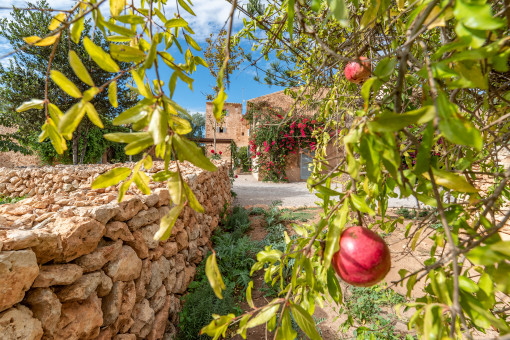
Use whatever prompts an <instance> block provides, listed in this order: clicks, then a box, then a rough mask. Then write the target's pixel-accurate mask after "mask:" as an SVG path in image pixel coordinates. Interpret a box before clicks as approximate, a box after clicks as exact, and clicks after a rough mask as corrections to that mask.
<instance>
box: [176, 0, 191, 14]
mask: <svg viewBox="0 0 510 340" xmlns="http://www.w3.org/2000/svg"><path fill="white" fill-rule="evenodd" d="M178 2H179V5H180V6H181V7H182V8H184V10H186V12H188V13H189V14H191V15H193V16H195V13H194V12H193V11H192V10H191V8H190V7H189V6H188V4H187V3H186V2H185V0H178Z"/></svg>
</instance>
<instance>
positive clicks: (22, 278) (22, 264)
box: [0, 250, 39, 311]
mask: <svg viewBox="0 0 510 340" xmlns="http://www.w3.org/2000/svg"><path fill="white" fill-rule="evenodd" d="M38 274H39V267H38V266H37V259H36V257H35V253H34V252H33V251H31V250H14V251H2V252H1V253H0V311H3V310H5V309H7V308H9V307H11V306H13V305H14V304H15V303H18V302H20V301H21V300H23V297H24V296H25V292H26V291H27V290H28V289H29V288H30V286H31V285H32V283H33V282H34V280H35V278H36V277H37V275H38Z"/></svg>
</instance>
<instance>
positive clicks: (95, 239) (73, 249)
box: [53, 216, 105, 262]
mask: <svg viewBox="0 0 510 340" xmlns="http://www.w3.org/2000/svg"><path fill="white" fill-rule="evenodd" d="M53 232H54V233H57V234H60V237H61V238H62V255H61V257H60V258H58V259H57V260H58V261H60V262H69V261H71V260H74V259H75V258H77V257H80V256H81V255H85V254H88V253H90V252H91V251H93V250H94V249H95V248H96V247H97V244H98V243H99V240H101V237H103V235H104V232H105V227H104V225H103V224H101V223H99V222H98V221H96V220H94V219H91V218H89V217H81V216H73V217H71V218H59V219H57V220H56V221H55V227H54V228H53Z"/></svg>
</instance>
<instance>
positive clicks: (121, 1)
mask: <svg viewBox="0 0 510 340" xmlns="http://www.w3.org/2000/svg"><path fill="white" fill-rule="evenodd" d="M124 7H126V0H110V13H111V14H112V16H113V17H116V16H117V15H119V14H120V12H122V10H123V9H124Z"/></svg>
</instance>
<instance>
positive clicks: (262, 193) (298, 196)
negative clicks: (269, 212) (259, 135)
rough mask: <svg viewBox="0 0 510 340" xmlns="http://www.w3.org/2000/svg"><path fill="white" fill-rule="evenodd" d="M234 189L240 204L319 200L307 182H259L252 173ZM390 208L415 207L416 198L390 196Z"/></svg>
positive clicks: (302, 203) (241, 177) (242, 177)
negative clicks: (307, 185) (311, 191)
mask: <svg viewBox="0 0 510 340" xmlns="http://www.w3.org/2000/svg"><path fill="white" fill-rule="evenodd" d="M232 190H233V191H234V192H235V193H236V194H237V197H236V199H235V200H234V204H237V205H240V206H243V207H244V206H253V205H270V204H271V202H273V201H277V200H281V201H282V204H281V207H284V208H290V207H313V206H315V205H316V204H315V202H316V201H318V200H319V198H318V197H317V196H315V195H314V194H311V193H310V192H309V191H308V188H307V187H306V182H294V183H271V182H259V181H257V180H256V179H255V178H254V177H253V176H252V175H239V177H238V178H236V180H235V181H234V185H233V188H232ZM388 205H389V208H400V207H407V208H415V207H416V199H415V198H414V197H412V196H411V197H408V198H402V199H399V198H390V200H389V203H388Z"/></svg>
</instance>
